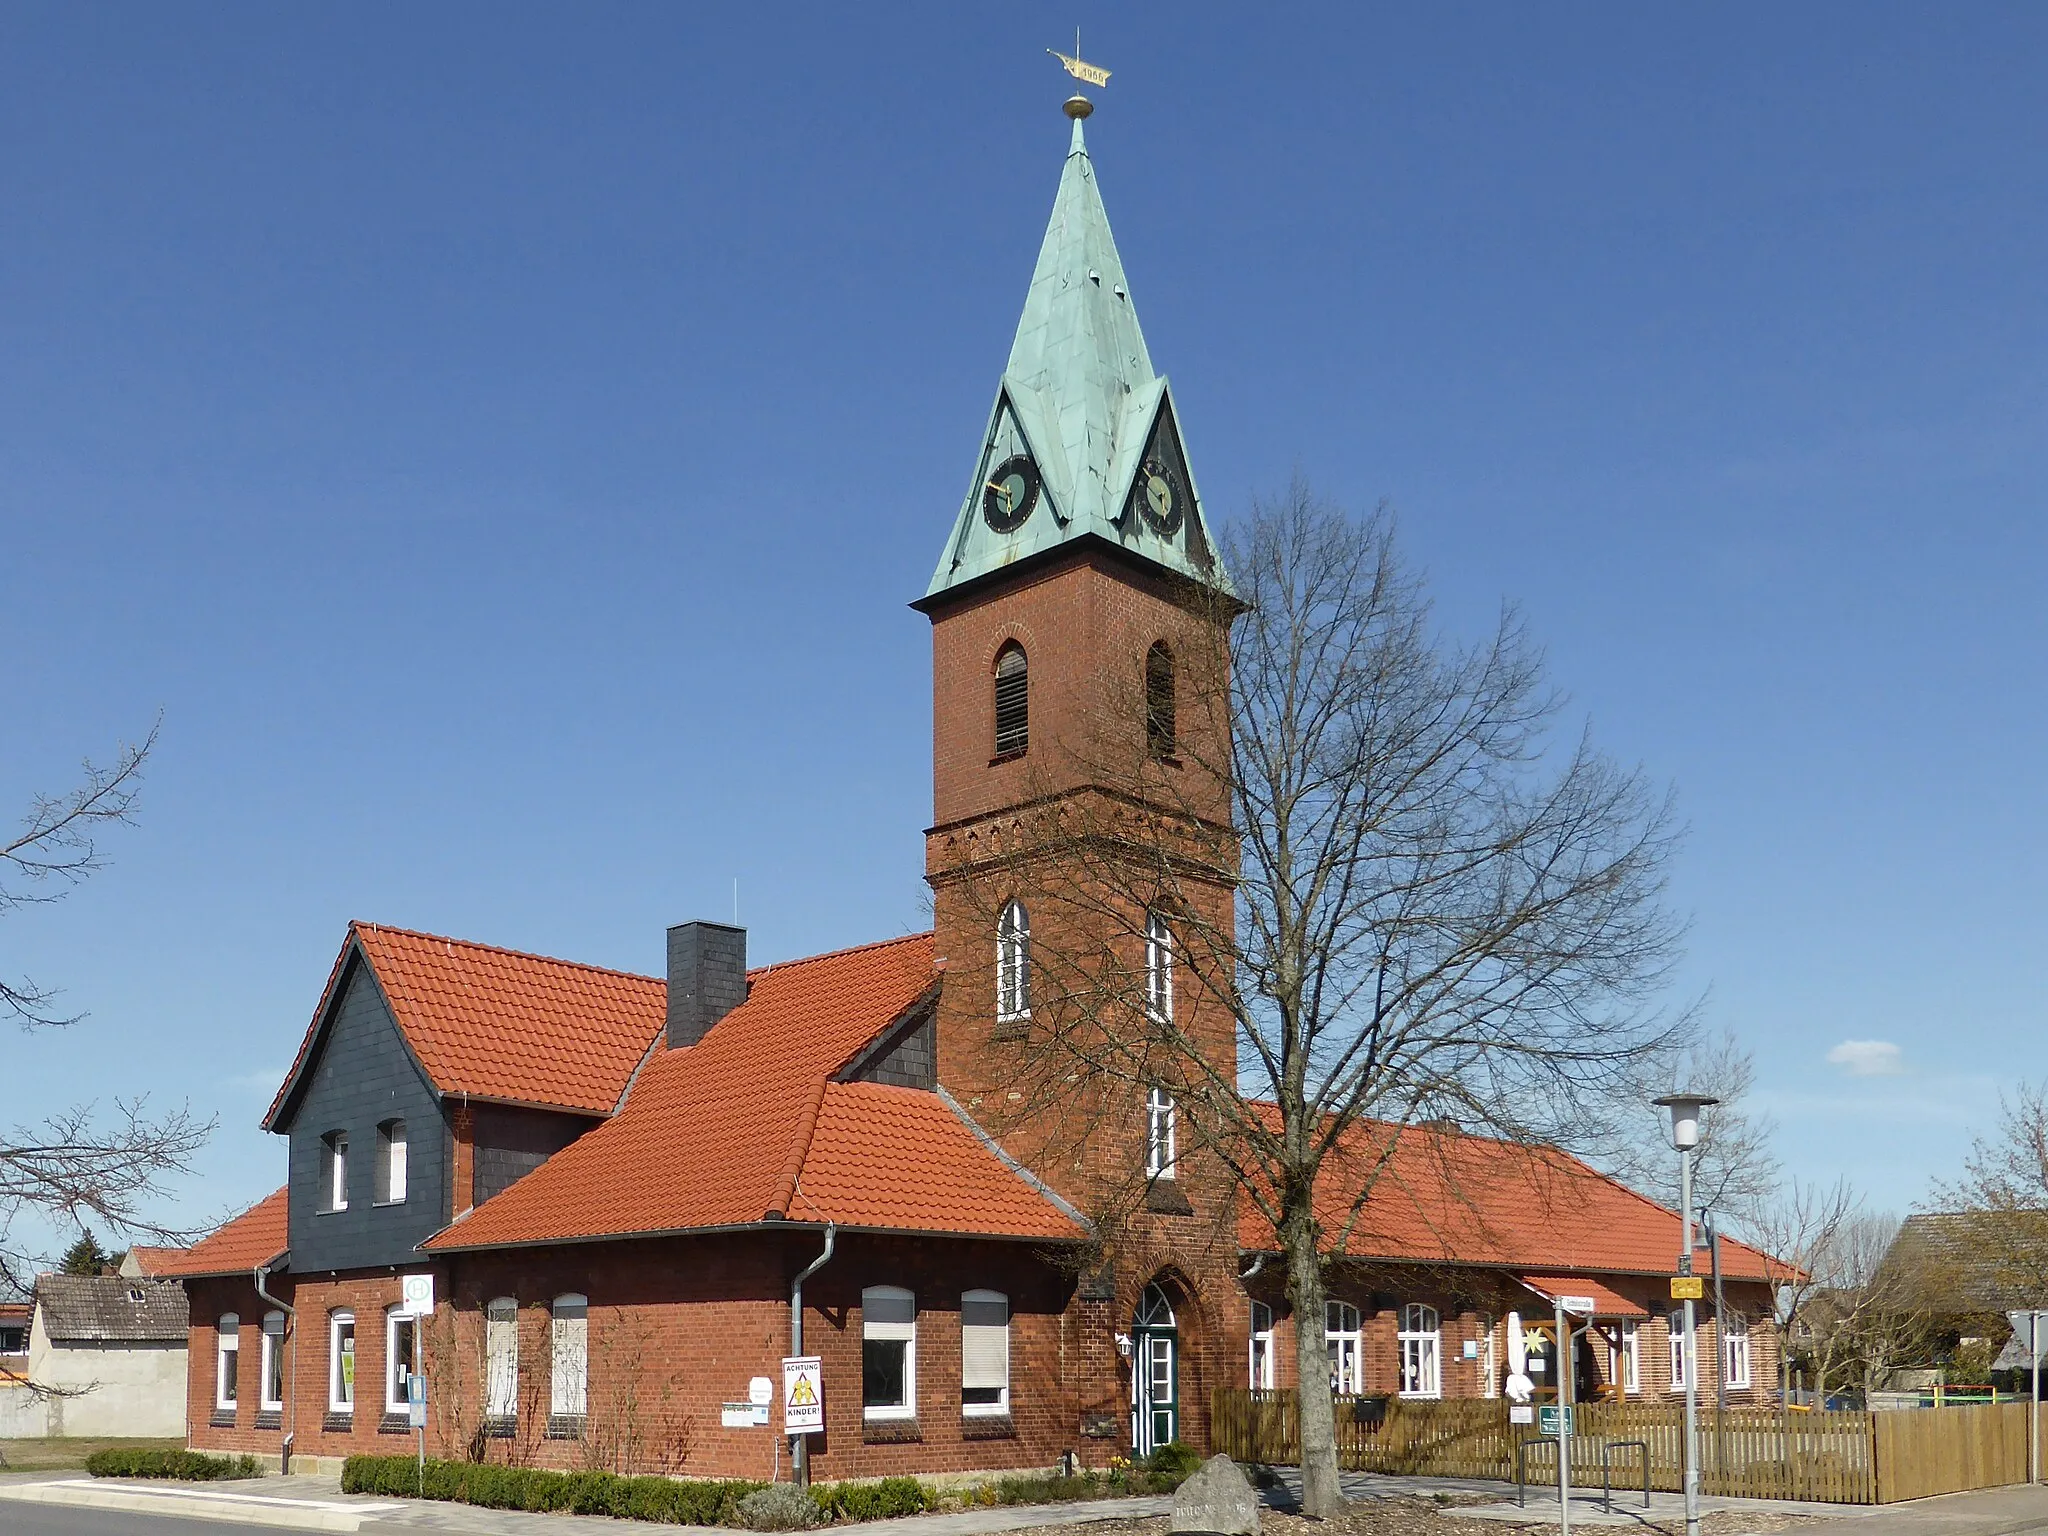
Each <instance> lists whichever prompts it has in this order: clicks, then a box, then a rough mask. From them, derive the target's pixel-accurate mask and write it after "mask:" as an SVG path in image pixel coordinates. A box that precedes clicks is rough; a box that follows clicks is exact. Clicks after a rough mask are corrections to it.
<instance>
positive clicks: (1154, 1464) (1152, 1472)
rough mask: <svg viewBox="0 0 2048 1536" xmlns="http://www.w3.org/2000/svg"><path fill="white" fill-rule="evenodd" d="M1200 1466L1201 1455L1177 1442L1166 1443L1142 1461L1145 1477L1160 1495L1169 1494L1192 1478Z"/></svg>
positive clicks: (1192, 1448) (1190, 1447)
mask: <svg viewBox="0 0 2048 1536" xmlns="http://www.w3.org/2000/svg"><path fill="white" fill-rule="evenodd" d="M1201 1465H1202V1457H1201V1453H1200V1452H1198V1451H1196V1450H1195V1449H1194V1447H1192V1446H1188V1445H1183V1444H1182V1443H1181V1442H1180V1441H1178V1440H1169V1441H1167V1442H1166V1444H1164V1445H1162V1446H1160V1447H1159V1449H1157V1450H1156V1451H1154V1452H1153V1453H1152V1454H1151V1455H1150V1456H1147V1457H1146V1458H1145V1461H1144V1466H1145V1473H1146V1475H1147V1477H1148V1478H1149V1479H1150V1480H1151V1483H1152V1486H1153V1487H1154V1488H1156V1489H1158V1490H1159V1491H1160V1492H1161V1493H1171V1492H1172V1491H1173V1490H1174V1489H1176V1488H1178V1487H1179V1486H1180V1485H1181V1484H1182V1483H1184V1482H1186V1481H1187V1480H1188V1479H1189V1478H1191V1477H1193V1476H1194V1475H1195V1471H1196V1469H1197V1468H1199V1467H1200V1466H1201Z"/></svg>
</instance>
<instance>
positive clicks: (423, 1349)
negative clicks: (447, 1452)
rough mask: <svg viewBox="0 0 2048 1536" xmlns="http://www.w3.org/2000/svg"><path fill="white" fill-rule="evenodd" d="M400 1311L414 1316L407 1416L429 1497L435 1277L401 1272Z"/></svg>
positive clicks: (422, 1493) (424, 1491) (423, 1488)
mask: <svg viewBox="0 0 2048 1536" xmlns="http://www.w3.org/2000/svg"><path fill="white" fill-rule="evenodd" d="M398 1295H399V1302H398V1306H399V1310H400V1312H402V1313H403V1314H404V1315H405V1316H407V1317H409V1318H411V1319H412V1369H411V1370H410V1371H408V1372H407V1373H406V1377H405V1408H406V1417H407V1418H408V1419H409V1420H410V1421H411V1423H412V1427H413V1430H414V1431H415V1432H416V1433H417V1434H418V1435H419V1440H420V1447H419V1450H420V1455H419V1464H420V1497H421V1498H423V1499H424V1498H425V1497H426V1496H427V1339H426V1326H427V1319H428V1318H430V1317H432V1316H433V1315H434V1276H433V1274H432V1272H431V1271H429V1272H428V1273H426V1274H424V1275H400V1276H399V1277H398Z"/></svg>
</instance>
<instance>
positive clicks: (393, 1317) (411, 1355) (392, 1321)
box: [384, 1307, 420, 1415]
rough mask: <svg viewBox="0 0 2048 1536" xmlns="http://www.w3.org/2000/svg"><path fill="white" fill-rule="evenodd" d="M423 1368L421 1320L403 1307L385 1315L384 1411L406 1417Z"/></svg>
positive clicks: (392, 1309) (391, 1310)
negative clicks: (414, 1384) (417, 1375)
mask: <svg viewBox="0 0 2048 1536" xmlns="http://www.w3.org/2000/svg"><path fill="white" fill-rule="evenodd" d="M419 1368H420V1325H419V1319H418V1318H416V1317H414V1316H413V1315H412V1314H411V1313H410V1312H407V1311H405V1310H404V1309H402V1308H400V1307H393V1308H391V1309H390V1310H389V1311H387V1312H386V1313H385V1314H384V1412H385V1413H386V1414H391V1415H403V1414H405V1413H406V1412H408V1411H409V1410H410V1408H411V1405H412V1400H411V1393H412V1378H413V1373H414V1372H415V1371H417V1370H418V1369H419Z"/></svg>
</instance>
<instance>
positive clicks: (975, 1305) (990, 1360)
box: [960, 1291, 1010, 1417]
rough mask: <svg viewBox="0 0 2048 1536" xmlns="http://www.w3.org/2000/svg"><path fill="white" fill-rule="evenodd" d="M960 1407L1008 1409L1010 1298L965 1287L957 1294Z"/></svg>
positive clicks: (976, 1412)
mask: <svg viewBox="0 0 2048 1536" xmlns="http://www.w3.org/2000/svg"><path fill="white" fill-rule="evenodd" d="M960 1411H961V1412H962V1413H963V1414H966V1415H968V1416H969V1417H975V1416H982V1415H993V1414H1002V1413H1008V1412H1009V1411H1010V1298H1009V1297H1007V1296H1005V1295H1004V1294H1003V1293H1002V1292H1001V1291H969V1292H967V1293H966V1294H965V1295H964V1296H962V1297H961V1298H960Z"/></svg>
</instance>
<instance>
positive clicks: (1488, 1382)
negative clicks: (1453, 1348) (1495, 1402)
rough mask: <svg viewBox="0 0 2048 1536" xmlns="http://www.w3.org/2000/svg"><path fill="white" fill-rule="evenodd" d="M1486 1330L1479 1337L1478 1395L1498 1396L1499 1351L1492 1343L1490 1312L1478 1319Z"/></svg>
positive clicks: (1493, 1327)
mask: <svg viewBox="0 0 2048 1536" xmlns="http://www.w3.org/2000/svg"><path fill="white" fill-rule="evenodd" d="M1480 1321H1481V1322H1482V1323H1483V1324H1484V1326H1485V1329H1486V1331H1485V1332H1484V1333H1483V1334H1481V1335H1480V1339H1479V1395H1480V1396H1481V1397H1499V1396H1500V1352H1499V1350H1498V1349H1497V1347H1496V1346H1495V1344H1494V1331H1495V1325H1494V1317H1493V1314H1492V1313H1491V1312H1489V1313H1487V1314H1486V1316H1485V1317H1484V1318H1482V1319H1481V1320H1480Z"/></svg>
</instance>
